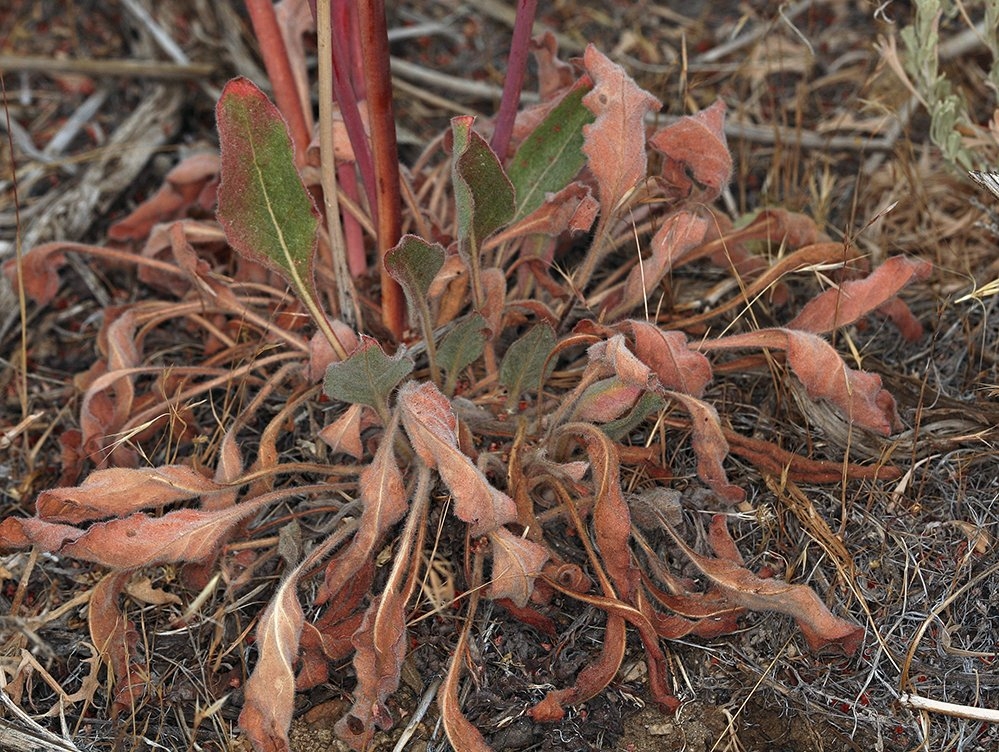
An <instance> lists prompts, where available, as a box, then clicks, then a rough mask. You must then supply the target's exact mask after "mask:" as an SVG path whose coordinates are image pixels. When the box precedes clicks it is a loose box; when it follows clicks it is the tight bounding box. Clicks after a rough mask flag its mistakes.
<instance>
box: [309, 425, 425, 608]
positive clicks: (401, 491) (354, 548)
mask: <svg viewBox="0 0 999 752" xmlns="http://www.w3.org/2000/svg"><path fill="white" fill-rule="evenodd" d="M398 428H399V421H398V418H393V420H392V422H391V423H390V424H389V425H388V427H387V428H386V429H385V432H384V434H383V435H382V440H381V444H379V446H378V451H377V452H375V457H374V459H373V460H372V461H371V464H370V465H368V466H367V467H365V468H364V470H362V471H361V478H360V496H361V504H362V505H363V509H362V511H361V519H360V522H359V525H358V528H357V532H356V533H355V534H354V538H353V539H352V540H351V542H350V546H348V547H347V549H346V550H345V551H344V552H343V553H342V554H340V555H339V556H338V557H337V558H336V560H335V561H336V567H333V568H330V569H328V570H327V572H326V579H325V583H324V587H323V594H322V596H321V600H323V601H325V600H326V599H327V598H329V597H333V596H336V595H337V594H338V593H339V592H340V589H341V588H342V587H343V586H344V585H346V584H347V582H348V581H349V580H350V579H351V578H353V577H354V576H355V575H356V574H357V572H358V571H359V570H360V569H361V567H362V566H364V563H365V562H366V561H367V560H368V559H370V558H372V557H373V553H372V552H373V551H374V549H375V546H377V545H378V543H379V542H380V541H381V539H382V537H383V536H384V535H385V533H386V532H388V530H389V529H390V528H391V527H392V526H393V525H395V523H397V522H398V521H399V520H401V519H402V518H403V516H404V515H405V514H406V509H407V508H408V506H407V504H406V485H405V483H404V482H403V478H402V471H401V470H400V469H399V465H398V463H397V462H396V459H395V451H394V450H393V443H394V442H395V436H396V432H397V431H398Z"/></svg>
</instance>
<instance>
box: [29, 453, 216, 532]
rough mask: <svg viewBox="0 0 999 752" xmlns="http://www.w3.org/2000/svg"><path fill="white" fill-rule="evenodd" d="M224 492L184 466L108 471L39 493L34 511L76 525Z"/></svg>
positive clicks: (111, 469)
mask: <svg viewBox="0 0 999 752" xmlns="http://www.w3.org/2000/svg"><path fill="white" fill-rule="evenodd" d="M223 488H224V486H222V485H220V484H218V483H216V482H214V481H212V480H211V479H209V478H206V477H205V476H203V475H202V474H201V473H199V472H197V471H196V470H194V469H193V468H190V467H185V466H184V465H164V466H162V467H152V468H141V469H137V470H130V469H124V468H109V469H107V470H95V471H94V472H92V473H91V474H90V475H88V476H87V478H86V480H84V481H83V483H82V484H81V485H79V486H73V487H70V488H52V489H49V490H48V491H42V492H41V493H40V494H39V495H38V500H37V501H36V502H35V508H36V510H37V513H38V516H39V517H41V518H43V519H45V520H48V521H51V522H69V523H72V524H79V523H81V522H89V521H91V520H99V519H103V518H105V517H121V516H122V515H126V514H129V513H131V512H137V511H139V510H140V509H150V508H153V507H161V506H164V505H167V504H172V503H174V502H177V501H184V500H186V499H193V498H195V497H197V496H201V495H203V494H211V493H216V492H218V491H221V490H222V489H223Z"/></svg>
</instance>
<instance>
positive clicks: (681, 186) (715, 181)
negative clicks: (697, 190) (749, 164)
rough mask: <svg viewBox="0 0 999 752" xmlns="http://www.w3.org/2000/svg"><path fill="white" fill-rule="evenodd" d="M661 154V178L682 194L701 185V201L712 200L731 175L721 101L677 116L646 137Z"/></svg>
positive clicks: (687, 193) (729, 155)
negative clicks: (662, 157)
mask: <svg viewBox="0 0 999 752" xmlns="http://www.w3.org/2000/svg"><path fill="white" fill-rule="evenodd" d="M649 143H650V144H651V145H652V146H653V147H654V148H655V149H656V150H657V151H660V152H662V154H663V155H664V156H665V159H664V160H663V178H664V179H665V180H666V182H667V183H669V184H670V185H671V186H673V187H674V188H676V189H678V192H679V193H680V195H682V196H688V195H690V193H691V191H692V189H693V187H694V183H695V182H696V183H697V184H698V185H703V186H705V188H706V190H705V191H704V192H703V196H702V197H701V200H703V201H705V202H711V201H714V200H715V199H716V198H718V196H719V195H720V194H721V190H722V188H724V187H725V185H726V184H727V183H728V181H729V178H731V177H732V155H731V154H730V153H729V150H728V145H727V143H726V141H725V103H724V102H723V101H722V100H720V99H719V100H718V101H717V102H715V103H714V104H713V105H711V106H710V107H708V108H707V109H706V110H701V112H698V113H697V114H696V115H691V116H688V117H684V118H681V119H680V120H679V121H678V122H676V123H674V124H672V125H668V126H666V127H665V128H663V129H662V130H660V131H659V132H658V133H656V134H655V135H654V136H652V138H651V139H649Z"/></svg>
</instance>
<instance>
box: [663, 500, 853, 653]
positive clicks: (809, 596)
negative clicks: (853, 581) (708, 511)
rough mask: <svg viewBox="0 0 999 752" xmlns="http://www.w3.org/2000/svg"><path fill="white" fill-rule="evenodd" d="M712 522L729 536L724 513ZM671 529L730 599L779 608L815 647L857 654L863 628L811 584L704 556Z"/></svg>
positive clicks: (717, 534) (760, 607)
mask: <svg viewBox="0 0 999 752" xmlns="http://www.w3.org/2000/svg"><path fill="white" fill-rule="evenodd" d="M711 526H712V527H713V528H718V529H716V530H713V531H712V537H713V538H716V539H719V538H726V537H729V536H728V531H727V530H725V529H724V526H725V517H724V515H715V516H714V517H713V518H712V520H711ZM667 530H668V531H669V533H670V535H671V536H672V537H673V540H674V541H676V544H677V545H678V546H679V547H680V548H681V549H682V550H683V552H684V554H686V555H687V557H688V558H689V559H690V560H691V561H692V562H693V563H694V565H695V566H696V567H697V568H698V569H699V570H701V572H702V573H703V574H704V575H705V577H707V578H708V579H709V580H710V581H711V583H712V584H713V585H714V586H715V587H717V588H718V589H719V590H721V591H722V593H724V595H725V597H726V598H727V599H728V600H729V601H731V602H732V603H735V604H738V605H740V606H744V607H746V608H749V609H752V610H754V611H777V612H779V613H782V614H787V615H788V616H791V617H793V618H794V620H795V621H796V622H797V623H798V627H799V628H800V629H801V632H802V634H803V635H804V637H805V640H806V641H807V642H808V647H809V648H810V649H811V650H812V651H815V652H818V651H820V650H823V649H825V648H838V649H841V650H842V651H843V652H844V653H846V654H847V655H853V653H855V652H856V650H857V648H858V647H859V646H860V643H861V642H862V641H863V639H864V630H863V628H862V627H859V626H857V625H856V624H852V623H850V622H848V621H846V620H845V619H840V618H839V617H838V616H834V615H833V614H832V613H831V612H830V611H829V609H828V608H826V605H825V604H824V603H823V602H822V601H821V600H820V599H819V597H818V596H817V595H816V594H815V592H814V591H813V590H811V589H810V588H807V587H805V586H804V585H789V584H787V583H786V582H781V581H779V580H765V579H762V578H760V577H757V576H756V575H755V574H753V573H752V572H750V571H749V570H748V569H746V568H744V567H742V566H740V565H739V564H737V563H736V562H734V561H731V560H729V559H711V558H709V557H707V556H701V555H700V554H698V553H697V552H696V551H694V550H693V549H692V548H690V546H688V545H687V544H686V542H684V541H683V539H682V538H680V537H679V536H678V535H677V534H676V532H674V531H673V529H672V528H669V527H667ZM732 545H734V544H732Z"/></svg>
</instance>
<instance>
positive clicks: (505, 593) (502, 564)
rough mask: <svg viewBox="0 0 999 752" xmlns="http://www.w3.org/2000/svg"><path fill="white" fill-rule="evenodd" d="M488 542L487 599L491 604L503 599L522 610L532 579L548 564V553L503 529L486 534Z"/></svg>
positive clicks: (529, 592)
mask: <svg viewBox="0 0 999 752" xmlns="http://www.w3.org/2000/svg"><path fill="white" fill-rule="evenodd" d="M489 540H490V542H491V543H492V553H493V573H492V578H491V579H490V581H489V590H488V594H489V597H490V598H492V599H493V600H496V599H499V598H507V599H509V600H511V601H513V602H514V603H515V604H516V605H517V606H519V607H520V608H523V607H524V606H526V605H527V601H528V599H529V598H530V597H531V592H532V591H533V590H534V580H535V578H536V577H537V576H538V575H539V574H541V568H542V567H543V566H544V564H545V562H546V561H548V558H549V556H548V551H547V550H546V549H545V548H544V547H542V546H539V545H538V544H537V543H534V542H532V541H529V540H526V539H524V538H521V537H519V536H517V535H514V534H513V533H511V532H510V531H509V530H507V529H506V528H505V527H498V528H496V529H495V530H492V531H490V532H489Z"/></svg>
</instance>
